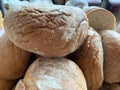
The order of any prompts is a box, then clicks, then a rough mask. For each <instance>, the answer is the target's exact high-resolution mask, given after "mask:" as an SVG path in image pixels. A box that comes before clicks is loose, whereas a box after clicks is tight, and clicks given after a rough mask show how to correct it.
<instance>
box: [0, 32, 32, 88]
mask: <svg viewBox="0 0 120 90" xmlns="http://www.w3.org/2000/svg"><path fill="white" fill-rule="evenodd" d="M30 54H31V53H30V52H27V51H24V50H23V49H21V48H19V47H17V46H15V45H14V44H13V43H12V42H11V41H10V39H9V38H8V37H7V35H6V33H5V31H4V30H0V78H2V79H6V80H14V79H18V78H20V77H22V76H23V75H24V73H25V71H26V69H27V67H28V63H29V58H30ZM0 90H2V89H0Z"/></svg>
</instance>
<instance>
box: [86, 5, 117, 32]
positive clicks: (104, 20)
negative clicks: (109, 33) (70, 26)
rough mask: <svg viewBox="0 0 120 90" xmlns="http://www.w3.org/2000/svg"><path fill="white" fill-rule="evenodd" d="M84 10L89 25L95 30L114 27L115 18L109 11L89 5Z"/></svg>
mask: <svg viewBox="0 0 120 90" xmlns="http://www.w3.org/2000/svg"><path fill="white" fill-rule="evenodd" d="M84 11H85V12H86V14H87V17H88V19H89V24H90V26H91V27H92V28H94V29H95V30H97V31H100V30H106V29H111V30H112V29H114V28H115V27H116V18H115V16H114V15H113V14H112V13H111V12H110V11H108V10H106V9H103V8H100V7H89V8H86V9H85V10H84Z"/></svg>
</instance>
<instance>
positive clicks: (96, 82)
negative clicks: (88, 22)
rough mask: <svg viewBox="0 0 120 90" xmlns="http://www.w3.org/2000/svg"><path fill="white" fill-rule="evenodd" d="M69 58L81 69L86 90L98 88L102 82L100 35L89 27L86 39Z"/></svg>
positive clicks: (96, 89)
mask: <svg viewBox="0 0 120 90" xmlns="http://www.w3.org/2000/svg"><path fill="white" fill-rule="evenodd" d="M69 58H71V59H73V60H74V61H75V62H76V63H77V65H78V66H79V67H80V68H81V70H82V71H83V73H84V75H85V78H86V81H87V86H88V90H98V89H99V88H100V87H101V85H102V83H103V48H102V43H101V37H100V35H99V34H98V33H97V32H96V31H95V30H93V29H92V28H90V29H89V30H88V37H87V39H86V41H85V42H84V43H83V44H82V46H81V47H80V48H79V49H78V50H77V51H76V52H74V53H72V54H71V55H70V56H69Z"/></svg>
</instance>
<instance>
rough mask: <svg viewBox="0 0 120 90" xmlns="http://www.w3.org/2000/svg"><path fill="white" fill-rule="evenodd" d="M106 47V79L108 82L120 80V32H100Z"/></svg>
mask: <svg viewBox="0 0 120 90" xmlns="http://www.w3.org/2000/svg"><path fill="white" fill-rule="evenodd" d="M99 33H100V35H101V37H102V42H103V48H104V56H105V57H104V58H105V61H104V79H105V81H106V82H108V83H119V82H120V34H119V33H117V32H115V31H112V30H103V31H100V32H99Z"/></svg>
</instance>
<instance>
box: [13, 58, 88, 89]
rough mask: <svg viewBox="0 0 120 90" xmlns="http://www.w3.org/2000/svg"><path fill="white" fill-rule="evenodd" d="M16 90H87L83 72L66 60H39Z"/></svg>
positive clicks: (30, 68)
mask: <svg viewBox="0 0 120 90" xmlns="http://www.w3.org/2000/svg"><path fill="white" fill-rule="evenodd" d="M15 90H87V86H86V81H85V78H84V76H83V73H82V71H81V70H80V69H79V67H78V66H77V65H76V64H75V63H74V62H72V61H70V60H68V59H65V58H59V59H57V58H52V59H50V58H43V57H40V58H38V59H37V60H36V61H35V62H34V63H33V64H32V65H31V66H30V67H29V69H28V70H27V72H26V75H25V77H24V79H23V80H21V81H19V83H18V84H17V86H16V89H15Z"/></svg>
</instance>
